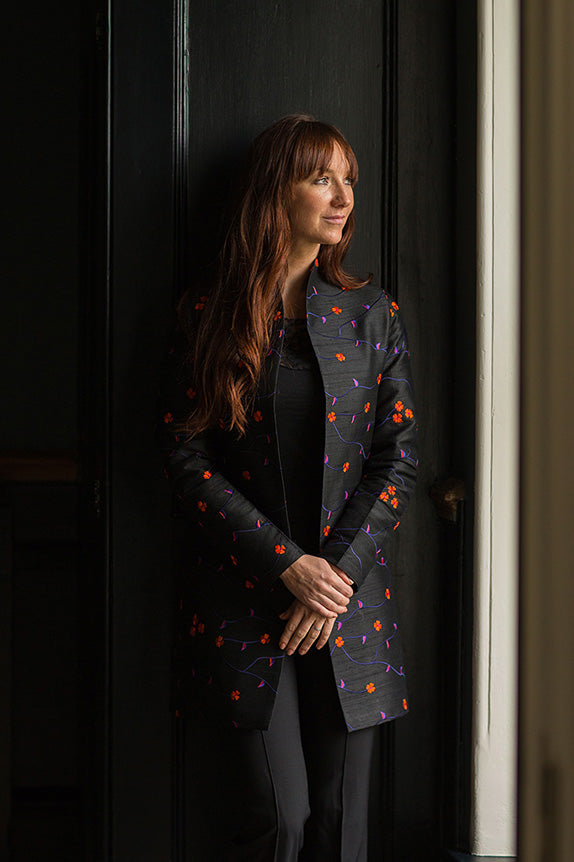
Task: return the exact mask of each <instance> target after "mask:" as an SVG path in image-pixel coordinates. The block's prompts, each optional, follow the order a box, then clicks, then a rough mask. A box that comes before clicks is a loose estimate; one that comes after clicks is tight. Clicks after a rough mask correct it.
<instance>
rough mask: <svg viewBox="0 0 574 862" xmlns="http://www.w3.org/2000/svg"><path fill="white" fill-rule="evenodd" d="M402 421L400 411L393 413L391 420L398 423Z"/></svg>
mask: <svg viewBox="0 0 574 862" xmlns="http://www.w3.org/2000/svg"><path fill="white" fill-rule="evenodd" d="M402 421H403V417H402V414H401V413H393V422H396V423H397V424H398V423H399V422H402Z"/></svg>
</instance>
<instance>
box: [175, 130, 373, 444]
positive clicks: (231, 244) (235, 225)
mask: <svg viewBox="0 0 574 862" xmlns="http://www.w3.org/2000/svg"><path fill="white" fill-rule="evenodd" d="M336 145H338V146H339V147H341V149H342V151H343V153H344V155H345V156H346V158H347V161H348V163H349V173H350V177H351V179H352V180H353V181H356V179H357V177H358V166H357V160H356V158H355V154H354V153H353V151H352V149H351V147H350V146H349V144H348V143H347V141H346V140H345V138H344V137H343V135H342V134H341V132H340V131H339V130H338V129H336V128H335V127H334V126H331V125H329V124H327V123H322V122H319V121H318V120H315V119H313V117H310V116H307V115H305V114H295V115H291V116H288V117H283V118H282V119H281V120H278V121H277V122H275V123H273V125H271V126H269V127H268V128H267V129H265V130H264V131H263V132H261V134H260V135H258V137H257V138H256V139H255V140H254V142H253V144H252V145H251V148H250V151H249V154H248V159H247V166H246V171H245V172H244V178H243V183H242V187H241V190H240V192H241V195H240V203H239V206H238V207H237V209H236V212H235V215H234V217H233V218H232V220H231V224H230V227H229V230H228V232H227V236H226V238H225V242H224V244H223V247H222V249H221V253H220V256H219V274H218V277H217V278H216V279H215V282H214V284H213V286H212V288H211V289H210V290H209V291H205V292H206V293H208V294H209V295H208V296H207V297H202V298H201V300H200V301H199V302H198V301H197V300H196V299H191V295H190V294H186V295H184V297H183V298H182V301H181V302H180V305H179V309H178V313H179V318H180V323H181V325H182V327H183V329H184V331H185V332H186V334H187V336H188V339H189V342H190V354H189V363H190V370H191V375H192V386H193V388H194V389H195V391H196V392H197V396H196V398H195V399H194V400H195V402H196V403H195V405H194V409H193V411H192V413H191V414H190V416H189V417H188V419H187V421H186V422H185V425H184V428H183V430H185V431H186V432H188V433H189V434H190V435H194V434H197V433H199V432H201V431H203V430H205V429H207V428H209V427H212V426H214V425H216V424H217V423H218V422H219V423H222V424H223V425H224V426H225V427H226V428H229V429H235V430H236V432H237V433H238V435H239V436H241V435H242V434H244V433H245V430H246V427H247V423H248V413H249V410H250V408H251V407H252V403H253V397H254V395H255V393H256V390H257V386H258V382H259V378H260V375H261V373H262V369H263V364H264V361H265V357H266V355H267V353H268V351H269V346H270V339H271V332H272V326H273V318H274V316H275V314H276V312H277V307H278V305H279V303H280V301H281V288H282V285H283V282H284V280H285V277H286V274H287V258H288V255H289V249H290V242H291V229H290V224H289V218H288V206H289V201H290V196H291V191H292V188H293V185H294V184H295V183H297V182H300V181H301V180H305V179H307V178H308V177H310V176H311V175H312V174H314V173H315V172H316V171H319V172H322V171H324V170H326V168H327V167H328V166H329V163H330V161H331V156H332V154H333V149H334V147H335V146H336ZM353 229H354V215H353V213H352V212H351V214H350V215H349V218H348V219H347V222H346V224H345V227H344V228H343V234H342V238H341V240H340V242H339V243H337V244H336V245H322V246H321V247H320V251H319V269H320V271H321V274H322V276H323V277H324V279H325V280H326V281H327V282H329V283H330V284H334V285H336V286H338V287H341V288H345V289H347V290H349V289H355V288H358V287H362V286H363V285H364V284H366V283H367V281H368V280H370V279H366V280H365V279H362V280H361V279H359V278H356V277H354V276H352V275H350V274H348V273H346V272H345V271H344V270H343V268H342V263H343V260H344V258H345V255H346V253H347V250H348V248H349V244H350V242H351V237H352V235H353ZM190 300H191V301H190ZM198 306H199V307H201V308H202V310H201V314H200V317H199V321H198V322H194V320H195V314H194V309H196V308H197V307H198ZM192 345H193V346H192Z"/></svg>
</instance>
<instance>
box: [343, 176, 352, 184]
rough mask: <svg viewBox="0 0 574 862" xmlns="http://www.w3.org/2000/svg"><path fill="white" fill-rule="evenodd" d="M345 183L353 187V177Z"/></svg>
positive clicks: (348, 178)
mask: <svg viewBox="0 0 574 862" xmlns="http://www.w3.org/2000/svg"><path fill="white" fill-rule="evenodd" d="M345 182H346V183H347V185H348V186H352V185H353V177H347V179H346V180H345Z"/></svg>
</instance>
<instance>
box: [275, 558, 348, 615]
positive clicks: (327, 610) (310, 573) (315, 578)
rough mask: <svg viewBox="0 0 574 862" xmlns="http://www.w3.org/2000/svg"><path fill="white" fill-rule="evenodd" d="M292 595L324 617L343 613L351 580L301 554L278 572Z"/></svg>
mask: <svg viewBox="0 0 574 862" xmlns="http://www.w3.org/2000/svg"><path fill="white" fill-rule="evenodd" d="M281 580H282V581H283V583H284V584H285V586H286V587H287V589H288V590H290V591H291V592H292V593H293V595H294V596H295V598H297V599H299V601H301V602H303V604H304V605H306V606H307V607H308V608H310V609H311V610H312V611H315V612H316V613H318V614H322V615H323V616H325V617H336V616H338V615H339V614H343V613H345V611H346V610H347V605H348V604H349V599H350V598H351V596H352V595H353V588H352V586H351V584H352V581H351V579H350V578H349V577H347V575H346V574H345V573H344V572H343V571H342V569H337V568H335V567H333V566H332V565H331V563H329V562H328V560H325V559H323V557H315V556H313V555H312V554H303V555H302V556H301V557H299V558H298V559H297V560H295V562H294V563H292V564H291V565H290V566H289V568H288V569H285V571H284V572H283V574H282V575H281Z"/></svg>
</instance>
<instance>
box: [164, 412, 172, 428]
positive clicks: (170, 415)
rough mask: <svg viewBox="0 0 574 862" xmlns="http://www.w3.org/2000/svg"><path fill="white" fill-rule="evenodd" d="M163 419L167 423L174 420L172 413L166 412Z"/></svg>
mask: <svg viewBox="0 0 574 862" xmlns="http://www.w3.org/2000/svg"><path fill="white" fill-rule="evenodd" d="M163 421H164V422H165V424H166V425H169V423H170V422H173V415H172V414H171V413H166V414H165V416H164V417H163Z"/></svg>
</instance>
